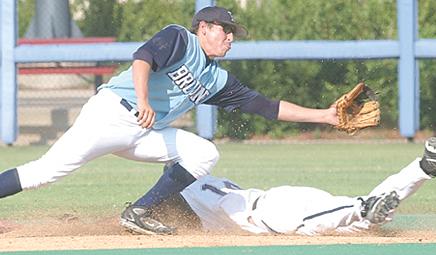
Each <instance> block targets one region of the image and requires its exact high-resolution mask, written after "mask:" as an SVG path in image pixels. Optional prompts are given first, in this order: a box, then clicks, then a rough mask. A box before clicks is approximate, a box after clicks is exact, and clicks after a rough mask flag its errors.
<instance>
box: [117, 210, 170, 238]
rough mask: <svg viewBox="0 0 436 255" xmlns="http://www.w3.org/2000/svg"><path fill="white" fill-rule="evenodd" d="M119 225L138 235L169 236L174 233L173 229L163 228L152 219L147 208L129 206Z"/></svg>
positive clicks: (123, 213)
mask: <svg viewBox="0 0 436 255" xmlns="http://www.w3.org/2000/svg"><path fill="white" fill-rule="evenodd" d="M120 225H121V226H123V227H124V228H126V229H127V230H129V231H131V232H134V233H138V234H146V235H156V234H158V235H171V234H174V233H175V232H176V229H175V228H172V227H168V226H165V225H164V224H162V223H161V222H159V221H157V220H155V219H153V218H152V217H151V210H150V209H149V208H147V207H144V206H136V205H130V204H128V205H127V207H126V209H124V211H123V212H122V214H121V218H120Z"/></svg>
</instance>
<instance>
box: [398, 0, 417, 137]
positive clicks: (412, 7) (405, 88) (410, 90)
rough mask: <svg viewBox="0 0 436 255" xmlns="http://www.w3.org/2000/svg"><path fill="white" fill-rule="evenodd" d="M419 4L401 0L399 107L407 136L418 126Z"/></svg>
mask: <svg viewBox="0 0 436 255" xmlns="http://www.w3.org/2000/svg"><path fill="white" fill-rule="evenodd" d="M417 6H418V3H417V1H416V0H398V1H397V10H398V16H397V19H398V39H399V45H400V59H399V63H398V84H399V91H398V106H399V126H400V134H401V135H402V136H404V137H407V138H408V139H412V138H413V137H414V136H415V133H416V131H417V130H418V129H419V68H418V61H417V60H416V58H415V42H416V38H417V35H418V11H417V10H418V7H417Z"/></svg>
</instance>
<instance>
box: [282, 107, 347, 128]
mask: <svg viewBox="0 0 436 255" xmlns="http://www.w3.org/2000/svg"><path fill="white" fill-rule="evenodd" d="M277 119H278V120H282V121H292V122H312V123H324V124H330V125H337V124H338V123H339V122H338V116H337V115H336V108H335V107H330V108H327V109H313V108H306V107H303V106H300V105H296V104H293V103H290V102H287V101H280V105H279V114H278V118H277Z"/></svg>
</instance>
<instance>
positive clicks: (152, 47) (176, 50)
mask: <svg viewBox="0 0 436 255" xmlns="http://www.w3.org/2000/svg"><path fill="white" fill-rule="evenodd" d="M186 45H187V34H186V30H184V29H182V28H180V27H177V26H168V27H166V28H164V29H162V30H161V31H159V32H158V33H157V34H155V35H154V36H153V37H152V38H151V39H150V40H148V41H147V42H145V43H144V44H143V45H142V46H141V47H139V48H138V50H137V51H136V52H135V53H133V59H135V60H136V59H140V60H144V61H146V62H148V63H149V64H150V65H151V67H152V70H153V71H159V70H160V69H162V68H164V67H166V66H170V65H172V64H174V63H176V62H177V61H179V60H180V59H182V58H183V56H184V55H185V52H186Z"/></svg>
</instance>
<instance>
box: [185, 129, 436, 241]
mask: <svg viewBox="0 0 436 255" xmlns="http://www.w3.org/2000/svg"><path fill="white" fill-rule="evenodd" d="M435 176H436V137H432V138H430V139H428V140H427V141H426V143H425V150H424V156H423V158H422V159H421V158H417V159H415V160H414V161H412V162H411V163H410V164H409V165H408V166H406V167H405V168H403V169H402V170H401V171H400V172H399V173H397V174H394V175H392V176H389V177H388V178H387V179H385V180H384V181H383V182H382V183H380V184H379V185H378V186H377V187H376V188H375V189H373V190H372V191H371V192H370V193H369V195H367V196H359V197H346V196H333V195H331V194H329V193H328V192H326V191H323V190H320V189H316V188H311V187H293V186H281V187H275V188H271V189H269V190H267V191H263V190H259V189H245V190H244V189H241V188H240V187H239V186H238V185H237V184H235V183H234V182H232V181H230V180H228V179H224V178H217V177H213V176H210V175H208V176H204V177H202V178H200V179H198V180H197V181H195V182H194V183H192V184H191V185H190V186H188V187H187V188H186V189H184V190H183V191H182V192H180V194H181V197H183V199H180V198H179V199H180V200H182V201H185V203H187V204H188V205H189V208H190V210H191V209H192V211H193V212H194V213H195V214H196V215H197V216H198V218H199V219H200V221H201V225H202V226H203V228H204V229H207V230H220V231H223V230H227V231H228V230H230V229H236V230H241V229H242V230H245V231H249V232H252V233H256V234H258V233H283V234H301V235H317V234H325V233H340V234H344V233H355V232H359V231H362V230H367V229H370V228H372V227H374V226H378V225H380V224H383V223H386V222H388V221H391V220H392V217H393V213H394V209H395V208H396V207H397V206H398V205H399V203H400V201H402V200H404V199H406V198H407V197H409V196H410V195H412V194H413V193H415V192H416V191H417V190H418V188H419V187H420V186H421V185H422V184H423V183H424V182H425V181H427V180H429V179H431V178H432V177H435Z"/></svg>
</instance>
